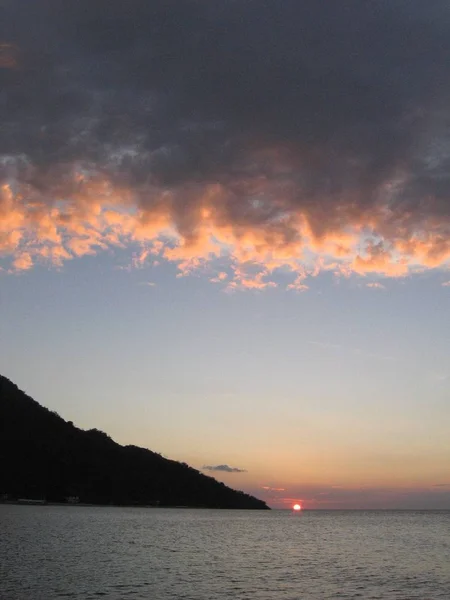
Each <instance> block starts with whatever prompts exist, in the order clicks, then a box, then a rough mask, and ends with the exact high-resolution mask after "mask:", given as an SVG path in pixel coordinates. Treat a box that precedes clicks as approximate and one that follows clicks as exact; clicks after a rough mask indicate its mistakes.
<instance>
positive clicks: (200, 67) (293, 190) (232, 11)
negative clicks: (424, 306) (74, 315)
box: [0, 0, 450, 291]
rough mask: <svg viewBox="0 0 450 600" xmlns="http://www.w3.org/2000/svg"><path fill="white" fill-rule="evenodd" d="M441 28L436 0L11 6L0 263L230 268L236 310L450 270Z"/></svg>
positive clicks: (1, 81)
mask: <svg viewBox="0 0 450 600" xmlns="http://www.w3.org/2000/svg"><path fill="white" fill-rule="evenodd" d="M449 17H450V6H449V4H448V2H446V1H444V0H435V2H433V5H432V7H429V6H426V4H425V3H424V2H423V1H422V0H409V2H392V1H391V0H378V2H376V3H373V2H371V1H369V0H348V1H347V2H346V3H345V5H342V3H339V2H328V3H326V8H324V6H323V5H321V3H318V2H317V1H316V0H305V1H304V2H295V1H291V0H286V1H284V2H280V1H279V0H266V1H265V2H260V1H257V0H248V1H247V2H239V3H236V2H234V1H232V0H221V1H220V2H219V0H211V1H209V2H196V1H194V0H186V1H185V2H167V0H145V1H144V0H136V1H134V2H133V3H124V2H123V1H122V0H120V1H119V0H108V1H107V0H97V1H96V2H88V1H87V0H80V1H79V2H76V3H71V5H70V6H68V7H65V9H64V10H62V9H61V6H60V3H59V2H57V0H48V1H46V2H45V3H43V2H38V3H34V4H33V5H30V6H27V11H24V10H23V7H22V5H21V3H20V2H15V1H13V0H4V2H3V3H2V8H1V18H0V23H1V25H0V85H1V90H2V93H1V97H0V127H1V130H2V136H1V139H0V183H1V185H2V192H1V197H0V253H1V254H2V255H3V256H4V260H6V261H10V268H11V269H13V270H14V269H15V270H24V269H28V268H31V266H32V265H37V264H42V263H44V264H51V265H55V266H58V267H60V266H61V265H63V264H64V262H65V261H67V260H71V259H76V258H78V257H81V256H84V255H89V254H92V255H94V254H97V253H99V252H102V251H106V250H111V249H126V248H130V249H131V252H132V253H134V254H135V256H137V257H139V258H140V259H139V260H134V262H133V261H132V266H133V267H135V268H142V267H143V266H147V265H150V264H154V261H157V262H161V261H169V262H174V263H175V264H176V265H177V266H178V270H179V274H180V275H182V276H185V275H189V274H192V273H194V272H204V271H206V272H207V271H208V269H209V268H210V267H211V265H212V264H214V265H215V263H216V262H221V263H222V264H225V263H226V266H225V267H220V268H221V269H222V268H226V270H227V273H229V279H228V280H227V283H226V284H225V288H226V289H227V290H231V291H233V290H248V289H250V290H264V289H268V288H274V287H275V286H277V285H278V286H280V285H281V284H280V277H281V278H282V279H283V278H286V277H288V279H287V280H286V284H284V283H283V285H284V286H285V287H288V288H289V289H294V290H299V291H302V290H305V289H307V287H308V283H307V280H308V279H309V278H311V277H314V276H317V274H319V273H320V272H324V271H330V272H332V273H334V274H335V275H336V276H337V277H346V276H349V275H351V274H355V275H360V276H364V275H366V274H369V273H374V274H377V275H384V276H386V277H404V276H405V275H407V274H409V273H411V272H413V271H414V270H415V269H417V268H418V267H420V268H423V269H435V268H441V267H444V266H445V265H448V263H449V261H450V203H449V194H450V136H449V131H450V128H449V124H450V108H449V106H450V103H449V102H448V100H449V99H450V62H449V61H448V56H449V53H450V30H449V25H448V23H449V22H450V21H449ZM146 252H147V254H145V253H146ZM143 254H145V256H143ZM27 257H28V258H27ZM214 270H215V272H217V269H216V267H215V266H214ZM221 272H225V271H221ZM278 275H280V277H279V276H278ZM283 280H284V279H283Z"/></svg>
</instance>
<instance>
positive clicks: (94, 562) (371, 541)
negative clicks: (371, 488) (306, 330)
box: [0, 505, 450, 600]
mask: <svg viewBox="0 0 450 600" xmlns="http://www.w3.org/2000/svg"><path fill="white" fill-rule="evenodd" d="M0 535H1V538H0V539H1V542H0V598H1V599H2V600H41V599H42V600H53V599H56V598H78V599H83V600H90V599H98V598H100V597H104V598H111V599H114V600H116V599H117V600H119V599H120V600H122V599H128V598H131V599H135V600H141V599H142V600H143V599H145V600H182V599H184V600H232V599H238V600H239V599H242V600H244V599H246V600H247V599H248V600H316V599H317V600H325V599H331V598H333V599H337V598H339V599H350V598H364V599H376V598H378V599H380V600H391V599H404V600H412V599H420V600H427V599H428V600H438V599H441V598H442V599H445V600H449V599H450V512H446V511H435V512H428V511H424V512H414V511H405V512H387V511H386V512H382V511H380V512H377V511H367V512H364V511H354V512H353V511H348V512H346V511H342V512H341V511H330V512H323V511H317V512H313V511H304V512H303V513H301V514H292V513H290V512H285V511H271V512H265V511H262V512H259V511H219V510H217V511H213V510H188V509H140V508H135V509H131V508H130V509H127V508H102V507H65V506H60V507H58V506H13V505H0Z"/></svg>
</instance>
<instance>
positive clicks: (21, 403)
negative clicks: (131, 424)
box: [0, 375, 268, 509]
mask: <svg viewBox="0 0 450 600" xmlns="http://www.w3.org/2000/svg"><path fill="white" fill-rule="evenodd" d="M1 494H8V497H10V498H14V499H17V498H45V499H46V500H47V501H48V502H64V501H66V499H67V498H68V497H77V498H79V501H80V502H85V503H91V504H118V505H160V506H191V507H208V508H246V509H268V507H267V505H266V504H265V503H264V502H263V501H262V500H258V499H257V498H254V497H253V496H249V495H248V494H245V493H244V492H238V491H235V490H232V489H231V488H229V487H227V486H225V485H224V484H223V483H220V482H218V481H216V480H215V479H213V478H212V477H208V476H207V475H204V474H203V473H200V472H199V471H197V470H195V469H193V468H192V467H189V466H188V465H187V464H185V463H179V462H176V461H173V460H168V459H166V458H163V457H162V456H160V455H159V454H157V453H155V452H152V451H150V450H146V449H144V448H138V447H137V446H121V445H120V444H117V443H116V442H114V441H113V440H112V439H111V438H110V437H109V436H108V435H107V434H106V433H103V432H102V431H99V430H97V429H90V430H89V431H84V430H82V429H79V428H78V427H75V426H74V425H73V423H71V422H67V421H64V419H62V418H61V417H60V416H59V415H57V414H56V413H55V412H52V411H50V410H48V409H46V408H44V407H43V406H41V405H40V404H38V403H37V402H36V401H35V400H33V399H32V398H30V397H29V396H27V395H26V394H25V393H24V392H22V391H21V390H20V389H19V388H18V387H17V386H16V385H15V384H13V383H12V382H11V381H9V379H7V378H6V377H3V376H1V375H0V495H1Z"/></svg>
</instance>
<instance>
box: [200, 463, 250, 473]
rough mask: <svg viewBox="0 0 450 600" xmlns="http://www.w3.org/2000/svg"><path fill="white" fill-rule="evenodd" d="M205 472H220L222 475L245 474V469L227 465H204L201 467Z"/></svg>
mask: <svg viewBox="0 0 450 600" xmlns="http://www.w3.org/2000/svg"><path fill="white" fill-rule="evenodd" d="M203 470H205V471H220V472H223V473H246V472H247V471H246V470H245V469H238V468H237V467H230V466H229V465H216V466H212V465H205V466H204V467H203Z"/></svg>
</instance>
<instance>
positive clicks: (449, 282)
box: [442, 281, 450, 287]
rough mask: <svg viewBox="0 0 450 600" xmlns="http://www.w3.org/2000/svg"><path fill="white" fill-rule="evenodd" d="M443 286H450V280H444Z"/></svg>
mask: <svg viewBox="0 0 450 600" xmlns="http://www.w3.org/2000/svg"><path fill="white" fill-rule="evenodd" d="M442 287H450V281H444V283H443V284H442Z"/></svg>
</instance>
